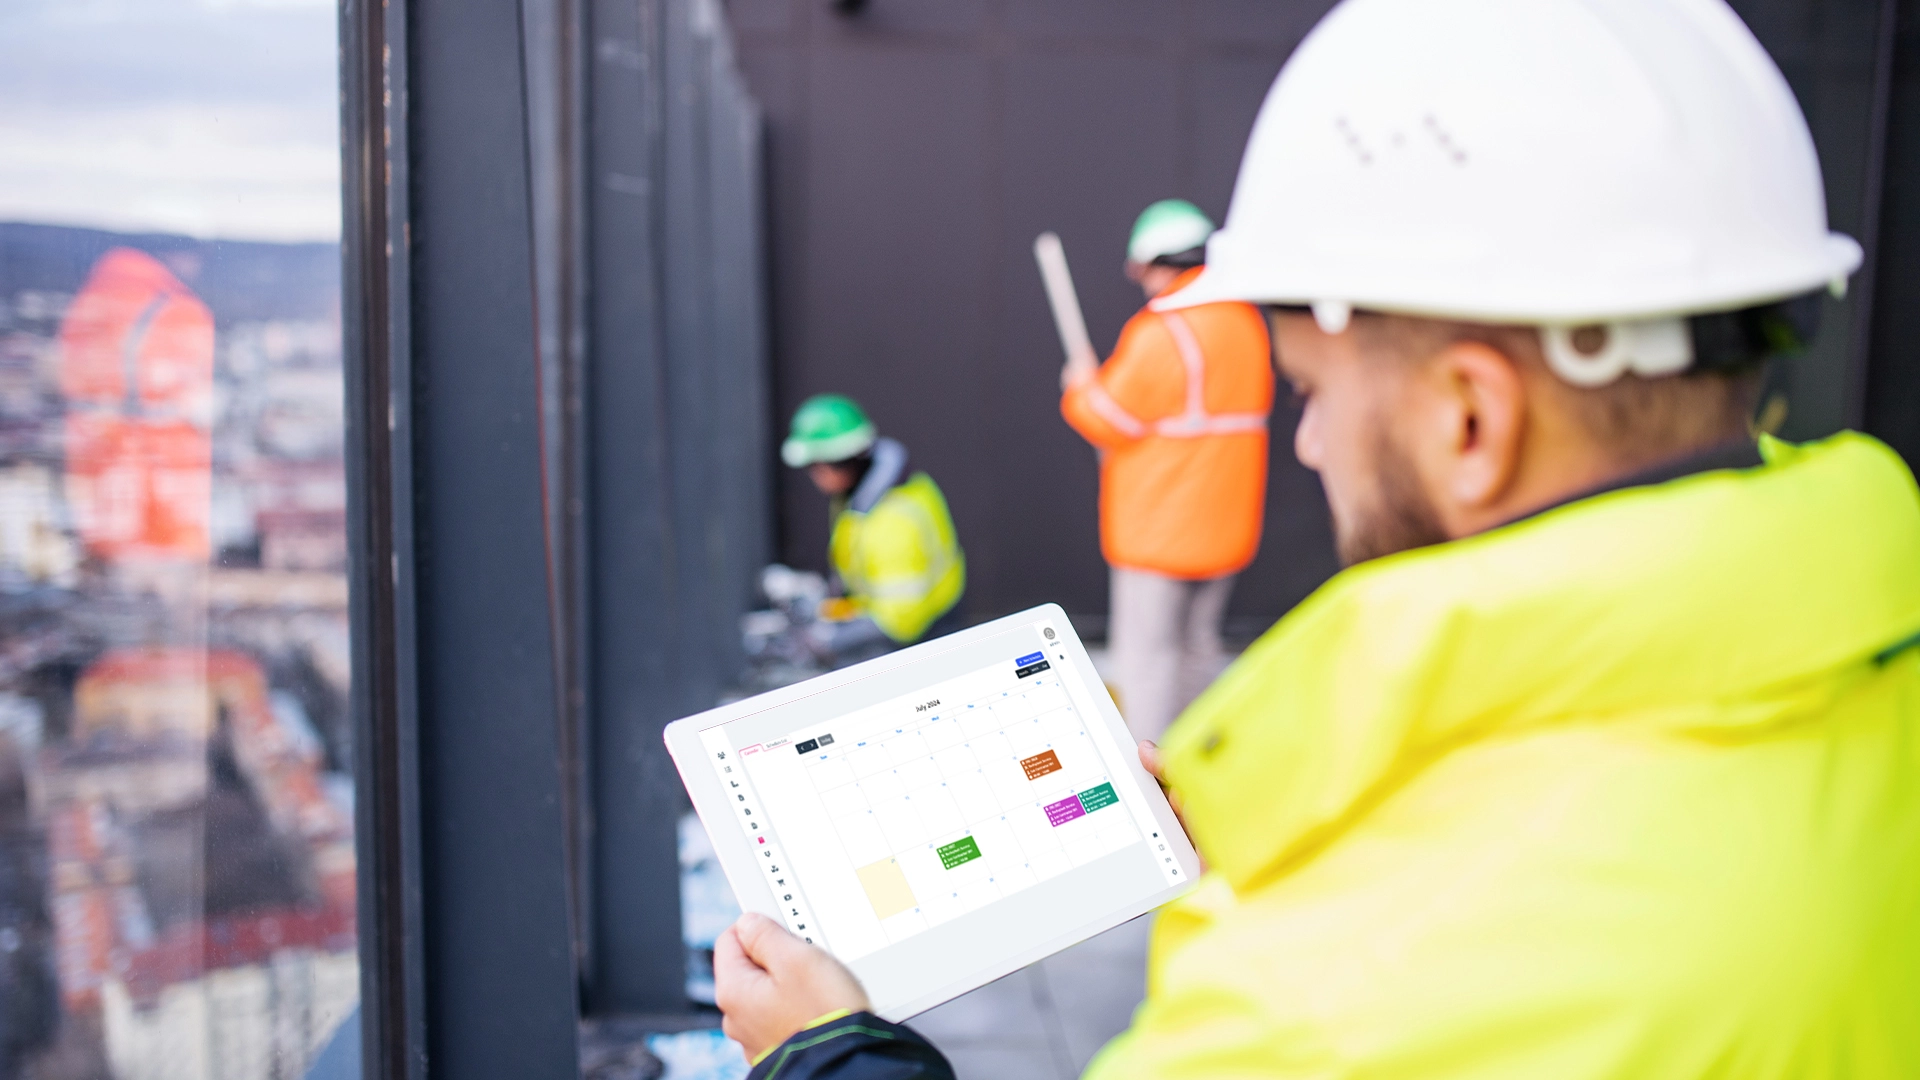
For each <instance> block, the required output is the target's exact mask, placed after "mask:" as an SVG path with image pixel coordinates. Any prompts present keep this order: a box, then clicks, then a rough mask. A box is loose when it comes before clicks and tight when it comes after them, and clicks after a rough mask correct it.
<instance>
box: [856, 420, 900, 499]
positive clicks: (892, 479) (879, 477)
mask: <svg viewBox="0 0 1920 1080" xmlns="http://www.w3.org/2000/svg"><path fill="white" fill-rule="evenodd" d="M906 474H907V448H906V447H904V446H902V445H900V444H899V443H898V442H895V441H894V440H892V439H885V438H883V439H879V440H877V441H876V442H875V443H874V444H873V464H872V465H870V466H868V468H867V475H866V476H864V477H861V479H860V486H859V487H856V488H854V489H853V494H852V495H851V496H850V497H849V498H848V499H847V509H849V510H852V511H853V512H854V513H857V514H864V513H867V512H868V511H870V510H872V509H873V508H874V506H876V505H877V504H878V503H879V502H880V496H882V495H885V494H886V493H887V492H889V491H892V490H893V489H894V488H895V487H896V486H898V485H899V483H900V481H901V480H904V479H905V478H906Z"/></svg>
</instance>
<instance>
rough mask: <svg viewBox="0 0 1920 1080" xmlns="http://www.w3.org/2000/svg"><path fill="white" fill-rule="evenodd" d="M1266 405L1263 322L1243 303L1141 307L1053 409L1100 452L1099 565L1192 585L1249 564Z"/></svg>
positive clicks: (1262, 490) (1260, 507)
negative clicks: (1102, 559) (1090, 372)
mask: <svg viewBox="0 0 1920 1080" xmlns="http://www.w3.org/2000/svg"><path fill="white" fill-rule="evenodd" d="M1197 273H1198V271H1189V272H1188V273H1186V274H1183V275H1181V277H1180V278H1179V279H1178V280H1177V281H1176V282H1175V283H1174V285H1173V286H1172V287H1173V288H1180V287H1181V286H1183V285H1185V284H1186V283H1187V282H1188V281H1190V280H1191V279H1192V278H1193V277H1194V276H1196V275H1197ZM1169 291H1171V290H1169ZM1272 409H1273V367H1272V362H1271V359H1270V350H1269V347H1268V344H1267V326H1266V321H1265V320H1264V319H1262V318H1261V315H1260V312H1259V311H1258V310H1257V309H1255V308H1254V307H1252V306H1250V305H1247V304H1240V303H1221V304H1203V305H1201V306H1199V307H1193V308H1187V309H1184V310H1181V311H1169V312H1164V313H1156V312H1153V311H1151V310H1142V311H1140V312H1139V313H1138V314H1136V315H1135V316H1134V317H1133V318H1131V319H1129V320H1127V325H1126V327H1125V329H1123V330H1121V331H1120V342H1119V344H1118V345H1116V346H1115V347H1114V350H1113V355H1112V356H1111V357H1108V358H1107V362H1106V363H1104V364H1102V365H1101V366H1100V372H1099V375H1098V376H1097V377H1095V378H1093V379H1091V380H1089V381H1087V382H1085V383H1082V384H1081V385H1079V386H1076V387H1074V388H1073V389H1071V390H1069V391H1067V394H1066V396H1065V397H1064V398H1063V399H1062V400H1061V402H1060V411H1061V413H1062V415H1064V416H1065V417H1066V419H1067V423H1069V424H1072V425H1073V428H1074V430H1075V431H1078V432H1079V433H1080V434H1081V435H1082V436H1084V437H1085V438H1086V440H1087V441H1088V442H1090V443H1092V444H1094V445H1095V446H1097V447H1100V448H1101V449H1102V450H1104V451H1106V453H1105V455H1104V458H1103V460H1102V462H1101V465H1100V546H1101V549H1102V551H1103V552H1105V554H1106V557H1107V561H1108V562H1109V563H1111V564H1113V565H1114V566H1121V567H1126V568H1128V569H1132V570H1149V571H1152V572H1154V573H1158V574H1165V575H1167V576H1169V577H1176V578H1186V579H1196V580H1197V579H1203V578H1212V577H1220V576H1222V575H1225V574H1232V573H1237V572H1239V571H1240V570H1242V569H1244V568H1245V567H1246V565H1247V564H1248V563H1249V562H1252V561H1253V555H1254V552H1255V551H1257V550H1258V549H1259V547H1260V525H1261V522H1262V520H1263V516H1264V514H1265V511H1266V493H1267V417H1268V414H1269V413H1270V412H1271V411H1272Z"/></svg>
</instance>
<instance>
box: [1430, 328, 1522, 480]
mask: <svg viewBox="0 0 1920 1080" xmlns="http://www.w3.org/2000/svg"><path fill="white" fill-rule="evenodd" d="M1428 370H1429V372H1430V373H1431V375H1432V376H1433V378H1434V379H1435V385H1434V387H1433V389H1436V390H1438V391H1439V393H1440V397H1441V406H1442V407H1441V410H1440V412H1441V416H1442V418H1443V419H1442V423H1443V425H1444V427H1443V429H1442V432H1441V435H1442V438H1443V440H1444V441H1443V442H1442V446H1441V447H1440V449H1441V451H1442V453H1441V456H1442V458H1443V460H1442V461H1441V462H1438V463H1435V464H1438V465H1439V466H1440V470H1439V473H1438V474H1437V475H1435V474H1430V475H1429V479H1430V481H1431V482H1432V483H1434V484H1435V486H1436V487H1437V488H1438V489H1439V490H1438V491H1437V492H1436V494H1438V495H1440V496H1441V497H1442V498H1443V499H1445V500H1447V501H1449V502H1452V503H1453V504H1454V505H1455V506H1457V507H1459V508H1460V509H1462V510H1465V511H1467V512H1469V513H1472V512H1473V511H1479V510H1484V509H1486V508H1487V507H1489V506H1492V505H1493V504H1495V503H1497V502H1499V501H1500V499H1501V498H1502V497H1503V496H1505V495H1506V494H1507V492H1508V490H1509V489H1510V488H1511V487H1512V486H1513V482H1514V479H1515V477H1516V476H1517V475H1518V473H1519V467H1520V450H1521V440H1522V439H1523V437H1524V436H1525V434H1526V424H1527V388H1526V381H1525V379H1524V378H1523V377H1522V375H1521V372H1520V366H1519V364H1518V363H1517V362H1516V361H1515V360H1514V359H1513V358H1511V357H1509V356H1507V354H1505V353H1503V352H1501V351H1500V350H1499V349H1496V348H1494V347H1493V346H1491V345H1487V344H1485V343H1483V342H1478V341H1456V342H1454V343H1452V344H1450V345H1448V346H1447V347H1446V348H1444V349H1442V350H1441V351H1440V352H1439V353H1437V354H1435V356H1434V357H1433V359H1432V360H1431V361H1430V363H1429V367H1428Z"/></svg>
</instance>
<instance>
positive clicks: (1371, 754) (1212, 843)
mask: <svg viewBox="0 0 1920 1080" xmlns="http://www.w3.org/2000/svg"><path fill="white" fill-rule="evenodd" d="M1761 449H1762V452H1763V454H1764V455H1765V457H1766V458H1767V461H1768V464H1767V465H1766V466H1765V467H1762V468H1757V469H1750V470H1745V471H1726V470H1722V471H1712V472H1704V473H1696V474H1694V475H1690V476H1687V477H1684V478H1681V479H1677V480H1672V481H1669V482H1667V483H1661V484H1654V485H1650V486H1637V487H1630V488H1626V489H1622V490H1615V491H1610V492H1607V493H1604V494H1599V495H1595V496H1593V497H1590V498H1586V499H1583V500H1581V501H1579V502H1575V503H1571V504H1567V505H1564V506H1560V507H1557V508H1554V509H1551V510H1549V511H1546V512H1543V513H1541V514H1538V515H1536V516H1532V517H1528V518H1526V519H1523V520H1521V521H1518V522H1515V523H1512V524H1509V525H1506V526H1502V527H1500V528H1498V529H1495V530H1492V531H1490V532H1487V533H1482V534H1480V535H1478V536H1474V537H1469V538H1467V539H1464V540H1458V541H1454V542H1451V543H1447V544H1441V545H1437V546H1434V547H1430V548H1422V549H1418V550H1415V551H1409V552H1403V553H1401V554H1399V555H1394V556H1390V557H1388V558H1384V559H1379V560H1375V561H1373V562H1369V563H1365V564H1362V565H1360V566H1356V567H1353V568H1351V569H1349V570H1346V571H1344V572H1342V573H1340V574H1338V575H1336V576H1335V577H1334V578H1333V579H1332V580H1331V581H1329V582H1328V583H1327V584H1326V585H1325V586H1323V587H1322V588H1321V589H1320V590H1319V591H1318V592H1316V593H1315V594H1314V595H1313V596H1311V597H1309V598H1308V599H1307V600H1306V601H1305V602H1304V603H1303V604H1301V605H1300V607H1298V608H1296V609H1295V610H1294V612H1293V613H1292V614H1290V615H1288V616H1287V617H1286V618H1284V619H1282V620H1281V621H1280V622H1279V623H1278V624H1276V625H1275V626H1274V628H1273V629H1272V630H1270V631H1269V632H1268V633H1267V634H1266V635H1265V636H1264V637H1263V638H1262V639H1261V640H1260V641H1259V642H1257V643H1256V644H1255V645H1254V646H1253V647H1252V648H1251V649H1249V650H1248V651H1247V653H1246V654H1245V655H1244V656H1243V657H1242V658H1241V659H1240V660H1239V661H1237V662H1236V663H1235V664H1234V665H1233V667H1232V668H1230V669H1229V670H1228V672H1227V673H1226V674H1225V675H1224V676H1222V677H1221V679H1220V680H1219V681H1218V682H1217V683H1216V684H1215V685H1214V686H1213V687H1212V688H1211V689H1209V690H1208V691H1207V693H1206V694H1205V695H1203V696H1202V698H1201V699H1200V700H1199V701H1198V702H1196V703H1195V705H1194V707H1193V708H1192V709H1190V710H1189V711H1188V712H1187V714H1186V715H1184V716H1183V717H1182V718H1181V719H1180V721H1179V722H1178V723H1177V724H1175V725H1174V727H1173V729H1172V730H1170V731H1169V732H1168V735H1167V741H1166V756H1167V777H1168V780H1169V782H1170V784H1171V785H1172V786H1173V787H1174V788H1175V789H1176V791H1177V792H1178V794H1180V796H1181V797H1182V799H1183V800H1184V802H1185V815H1186V820H1187V824H1188V827H1189V831H1190V832H1191V833H1192V834H1193V836H1194V839H1195V841H1196V842H1197V843H1198V844H1199V846H1200V848H1201V850H1202V851H1203V853H1204V854H1205V855H1206V857H1207V858H1208V860H1209V861H1210V862H1211V863H1213V865H1214V866H1216V867H1217V868H1219V869H1220V870H1221V871H1222V872H1224V873H1225V874H1226V875H1227V877H1228V879H1229V880H1230V881H1231V882H1232V883H1233V884H1234V885H1235V887H1236V888H1244V887H1246V886H1248V885H1250V884H1253V883H1255V882H1257V881H1259V880H1261V879H1263V878H1265V877H1267V876H1270V875H1272V874H1274V873H1279V872H1284V870H1285V869H1286V868H1287V867H1289V866H1291V865H1294V864H1296V863H1297V862H1298V861H1300V860H1301V859H1304V858H1308V857H1311V854H1312V853H1313V852H1314V851H1316V850H1318V848H1319V847H1320V846H1323V845H1324V844H1325V843H1327V842H1329V841H1330V840H1331V839H1333V838H1334V837H1336V836H1337V835H1338V834H1339V833H1340V831H1341V830H1343V829H1344V828H1345V827H1346V824H1347V823H1348V822H1350V821H1351V820H1353V819H1354V818H1356V817H1357V816H1359V815H1361V814H1363V813H1364V812H1365V808H1366V807H1368V806H1371V805H1373V804H1374V802H1376V801H1377V800H1379V799H1381V798H1384V797H1386V796H1387V795H1389V794H1391V792H1392V791H1393V790H1394V789H1395V787H1397V786H1398V785H1400V784H1403V783H1405V782H1406V780H1407V779H1408V778H1409V777H1411V776H1413V775H1416V774H1417V773H1418V772H1419V770H1420V769H1422V768H1424V767H1425V763H1427V762H1430V761H1433V760H1437V759H1438V758H1439V757H1441V756H1444V755H1446V754H1448V753H1451V752H1452V751H1453V750H1454V749H1456V748H1458V747H1460V746H1462V745H1464V744H1467V743H1471V742H1473V741H1475V740H1478V739H1482V738H1486V737H1489V736H1492V735H1496V734H1501V733H1512V732H1516V731H1523V730H1530V729H1539V728H1543V727H1550V726H1556V725H1568V724H1574V723H1588V724H1591V723H1635V724H1639V725H1645V726H1651V727H1653V728H1655V729H1659V730H1665V731H1668V732H1672V733H1683V734H1692V735H1696V736H1699V737H1704V738H1711V739H1717V740H1724V739H1743V738H1752V737H1756V736H1757V735H1758V734H1759V733H1760V732H1762V731H1765V730H1767V729H1769V728H1771V727H1774V726H1777V725H1779V724H1782V723H1789V722H1818V720H1819V717H1820V716H1821V715H1822V710H1821V705H1822V703H1823V702H1824V701H1825V700H1827V699H1826V697H1825V696H1823V695H1830V694H1831V693H1834V692H1837V691H1836V689H1835V688H1836V687H1837V686H1839V685H1841V684H1843V683H1844V680H1837V679H1835V678H1834V677H1833V676H1835V675H1837V674H1839V673H1841V672H1843V671H1845V670H1847V669H1855V670H1860V671H1866V670H1869V669H1870V665H1872V664H1874V663H1875V662H1876V660H1875V657H1876V655H1877V654H1881V653H1883V652H1884V651H1885V650H1886V649H1888V647H1889V646H1891V645H1893V644H1895V643H1897V642H1900V641H1902V640H1905V639H1908V638H1909V637H1911V636H1912V635H1913V634H1914V632H1915V631H1916V630H1920V491H1916V489H1915V486H1914V481H1913V477H1912V474H1911V473H1909V472H1908V471H1907V469H1906V467H1905V465H1904V464H1903V463H1902V462H1901V461H1900V459H1899V458H1898V457H1897V456H1896V455H1895V454H1893V452H1892V451H1891V450H1889V449H1887V448H1886V447H1885V446H1884V445H1882V444H1880V443H1878V442H1876V441H1874V440H1872V439H1869V438H1867V437H1866V436H1862V435H1855V434H1851V433H1844V434H1842V435H1839V436H1835V437H1834V438H1832V439H1829V440H1826V441H1825V442H1823V443H1818V444H1813V445H1809V446H1804V447H1795V446H1789V445H1787V444H1784V443H1780V442H1777V441H1774V440H1767V441H1765V442H1764V443H1763V445H1762V448H1761Z"/></svg>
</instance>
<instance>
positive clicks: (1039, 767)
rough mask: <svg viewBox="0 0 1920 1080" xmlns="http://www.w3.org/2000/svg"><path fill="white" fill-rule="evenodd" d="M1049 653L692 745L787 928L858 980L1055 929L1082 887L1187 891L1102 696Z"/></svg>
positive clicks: (1002, 640)
mask: <svg viewBox="0 0 1920 1080" xmlns="http://www.w3.org/2000/svg"><path fill="white" fill-rule="evenodd" d="M1052 637H1053V635H1052V633H1051V631H1050V629H1049V628H1047V627H1046V626H1044V625H1041V626H1029V627H1023V628H1020V629H1019V630H1016V631H1012V632H1009V633H1008V634H1005V635H1000V636H998V637H995V638H990V639H987V640H986V641H983V642H978V643H976V644H974V645H971V646H969V647H967V648H966V649H965V650H959V653H960V655H955V656H951V657H946V658H943V660H942V661H941V663H943V664H944V666H945V667H946V668H949V669H950V668H962V670H957V671H953V672H952V673H951V674H948V673H947V672H946V671H944V670H934V671H931V672H929V673H927V674H930V675H932V676H934V677H938V681H936V682H931V683H927V684H924V685H921V686H919V687H918V688H915V689H911V690H908V691H907V692H904V693H894V694H890V695H889V696H887V697H885V698H884V699H882V700H875V701H862V700H861V698H862V696H863V695H864V696H866V697H872V696H873V695H874V694H875V693H878V692H882V691H883V690H885V689H890V688H885V687H859V686H855V687H850V688H845V689H843V690H840V691H838V692H837V697H838V700H837V701H826V702H822V703H820V708H818V709H816V710H815V712H814V715H811V716H804V715H803V716H801V717H799V718H798V719H799V724H798V726H792V727H790V729H789V730H780V731H766V730H756V727H755V725H754V723H753V722H752V719H751V718H743V719H742V720H740V721H736V722H734V723H730V724H727V725H723V726H721V727H716V728H712V729H709V730H708V731H705V732H703V733H702V741H703V743H704V745H705V747H706V750H707V756H708V761H709V762H710V763H711V764H712V765H713V767H714V768H715V769H716V771H717V772H718V774H719V776H720V780H721V785H722V787H723V788H725V790H726V792H727V793H728V795H729V796H730V801H731V803H732V806H733V809H734V810H735V812H736V815H737V820H738V824H739V827H740V828H741V829H742V830H743V831H744V832H745V833H746V835H747V838H748V842H749V844H750V845H751V846H752V847H753V849H754V851H755V854H756V856H757V858H758V861H759V863H760V864H761V871H762V873H764V874H765V875H766V877H767V883H768V885H769V886H770V887H771V888H772V889H773V893H774V896H775V899H776V900H778V901H779V902H780V904H781V910H782V914H783V916H784V917H785V919H786V922H787V926H788V928H789V929H791V930H792V931H793V932H794V933H795V934H798V935H800V936H801V937H803V938H805V939H807V940H809V941H811V942H814V943H815V944H819V945H822V946H824V947H826V948H827V949H829V950H830V951H831V952H833V953H834V955H836V956H838V957H839V958H840V959H841V960H843V961H846V962H848V963H850V964H852V965H854V968H855V971H856V973H860V974H862V976H863V978H865V977H869V974H870V973H869V972H867V971H863V970H862V969H863V967H871V966H872V965H863V964H862V963H860V961H862V960H863V958H869V957H873V956H875V954H879V953H882V952H883V951H887V950H888V947H889V946H893V945H898V944H902V943H908V942H913V941H916V940H920V939H924V938H928V937H932V936H939V935H944V936H946V937H948V938H950V939H951V941H950V946H952V947H964V944H965V941H966V940H967V935H970V934H985V935H990V936H992V935H999V936H1005V935H1013V936H1015V937H1024V936H1027V935H1028V934H1030V933H1032V932H1033V930H1034V928H1035V927H1040V926H1045V925H1047V924H1049V923H1053V922H1059V923H1061V924H1062V925H1064V924H1066V923H1067V922H1070V921H1071V920H1072V919H1073V918H1074V917H1075V915H1076V912H1074V911H1073V910H1072V906H1073V905H1074V903H1075V902H1076V895H1077V894H1076V890H1077V889H1092V890H1104V891H1107V892H1109V893H1110V892H1112V891H1114V890H1119V891H1122V892H1124V891H1132V890H1138V891H1139V892H1140V893H1141V894H1142V895H1145V894H1146V893H1147V892H1150V891H1154V890H1159V889H1164V888H1166V887H1167V886H1168V885H1180V884H1184V883H1185V881H1184V878H1183V876H1182V871H1181V870H1180V868H1179V866H1178V865H1177V864H1176V862H1175V860H1174V858H1173V857H1172V852H1171V851H1170V850H1169V847H1168V845H1167V844H1166V842H1165V838H1164V837H1162V836H1161V835H1160V832H1159V829H1160V826H1159V824H1158V823H1157V822H1155V820H1154V818H1153V815H1152V813H1151V811H1150V809H1149V808H1148V805H1147V803H1146V801H1145V799H1144V798H1143V796H1142V793H1141V791H1140V790H1139V787H1138V785H1137V784H1136V783H1135V781H1134V779H1133V774H1132V773H1131V772H1130V771H1129V770H1128V769H1127V768H1126V765H1125V762H1126V758H1125V757H1123V756H1122V755H1132V754H1134V753H1135V749H1134V747H1133V746H1132V745H1131V742H1126V743H1123V742H1122V741H1121V740H1120V739H1117V738H1115V737H1114V735H1113V733H1112V732H1111V731H1109V730H1108V726H1107V724H1106V722H1104V721H1103V720H1102V718H1101V717H1100V716H1099V714H1098V713H1096V712H1095V710H1094V707H1093V705H1094V702H1093V699H1092V697H1091V695H1092V694H1104V693H1105V692H1106V691H1105V689H1104V688H1103V687H1100V686H1098V685H1095V686H1085V685H1081V683H1082V681H1083V680H1081V679H1080V678H1079V677H1078V676H1077V675H1076V674H1075V673H1074V671H1073V670H1072V669H1071V668H1070V667H1069V666H1068V665H1066V664H1065V663H1063V661H1064V660H1065V656H1064V655H1063V654H1062V653H1061V652H1059V651H1058V649H1057V648H1055V649H1053V651H1050V645H1051V639H1052ZM924 663H932V661H927V662H923V664H924ZM939 676H945V677H939ZM841 709H844V710H845V711H840V710H841ZM794 720H795V718H794V717H791V716H789V717H788V720H787V723H788V724H793V723H794ZM711 824H712V823H710V825H711ZM1078 895H1080V896H1082V897H1084V895H1085V894H1084V893H1079V894H1078ZM1082 902H1084V901H1082Z"/></svg>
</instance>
